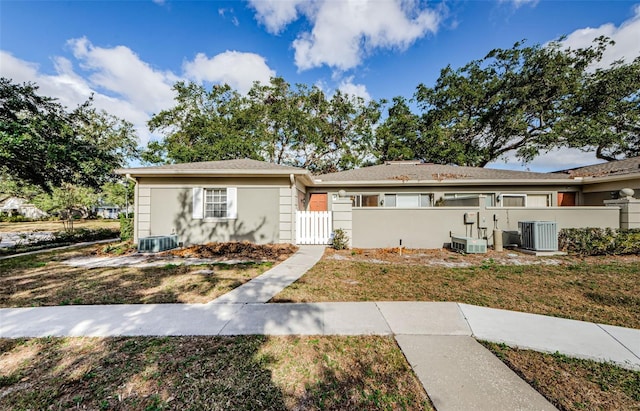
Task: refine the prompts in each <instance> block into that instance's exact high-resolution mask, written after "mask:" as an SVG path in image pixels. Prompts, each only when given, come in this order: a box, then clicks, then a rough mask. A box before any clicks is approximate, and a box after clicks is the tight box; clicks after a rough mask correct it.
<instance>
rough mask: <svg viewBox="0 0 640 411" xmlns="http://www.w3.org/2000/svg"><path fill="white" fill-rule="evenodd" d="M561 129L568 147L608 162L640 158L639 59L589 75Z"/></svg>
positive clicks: (619, 63) (618, 63) (617, 64)
mask: <svg viewBox="0 0 640 411" xmlns="http://www.w3.org/2000/svg"><path fill="white" fill-rule="evenodd" d="M558 128H559V129H561V130H562V131H563V133H564V134H563V135H564V137H565V138H566V141H567V145H568V146H570V147H576V148H580V149H583V150H585V151H594V150H595V152H596V156H597V157H598V158H601V159H604V160H607V161H612V160H616V159H619V158H624V157H634V156H637V155H640V57H637V58H636V59H635V60H634V61H633V62H632V63H629V64H623V63H622V62H620V61H618V62H615V63H614V64H613V65H611V66H610V67H608V68H598V69H597V70H595V71H594V72H588V73H587V74H586V79H585V81H584V87H581V88H580V89H579V90H578V92H577V94H576V98H575V99H574V100H573V101H572V102H571V106H570V110H569V111H568V115H566V116H564V118H563V119H562V120H561V121H560V122H559V124H558Z"/></svg>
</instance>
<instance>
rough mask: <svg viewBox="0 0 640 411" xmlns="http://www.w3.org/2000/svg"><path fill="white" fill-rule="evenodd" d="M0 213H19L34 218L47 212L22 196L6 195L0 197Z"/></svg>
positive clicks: (10, 214)
mask: <svg viewBox="0 0 640 411" xmlns="http://www.w3.org/2000/svg"><path fill="white" fill-rule="evenodd" d="M0 214H5V215H8V216H16V215H21V216H23V217H26V218H30V219H33V220H36V219H38V218H43V217H46V216H47V215H48V214H47V213H45V212H44V211H42V210H40V209H39V208H38V207H36V206H35V205H33V204H30V203H29V202H27V200H25V199H24V198H19V197H12V196H8V197H5V198H2V199H0Z"/></svg>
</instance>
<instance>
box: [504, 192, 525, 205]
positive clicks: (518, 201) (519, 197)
mask: <svg viewBox="0 0 640 411" xmlns="http://www.w3.org/2000/svg"><path fill="white" fill-rule="evenodd" d="M500 205H501V206H502V207H526V206H527V195H526V194H502V195H500Z"/></svg>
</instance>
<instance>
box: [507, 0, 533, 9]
mask: <svg viewBox="0 0 640 411" xmlns="http://www.w3.org/2000/svg"><path fill="white" fill-rule="evenodd" d="M499 2H500V3H511V4H512V5H513V7H514V8H516V9H518V8H520V7H522V6H524V5H527V4H528V5H530V6H531V7H535V6H536V5H537V4H538V0H499Z"/></svg>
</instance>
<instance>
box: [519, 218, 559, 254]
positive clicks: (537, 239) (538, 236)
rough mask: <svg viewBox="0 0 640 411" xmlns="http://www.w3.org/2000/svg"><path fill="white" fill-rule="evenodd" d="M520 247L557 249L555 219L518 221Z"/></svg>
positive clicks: (539, 249)
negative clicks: (520, 239)
mask: <svg viewBox="0 0 640 411" xmlns="http://www.w3.org/2000/svg"><path fill="white" fill-rule="evenodd" d="M518 229H519V230H520V235H521V238H522V248H525V249H528V250H534V251H558V226H557V224H556V222H555V221H519V222H518Z"/></svg>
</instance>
